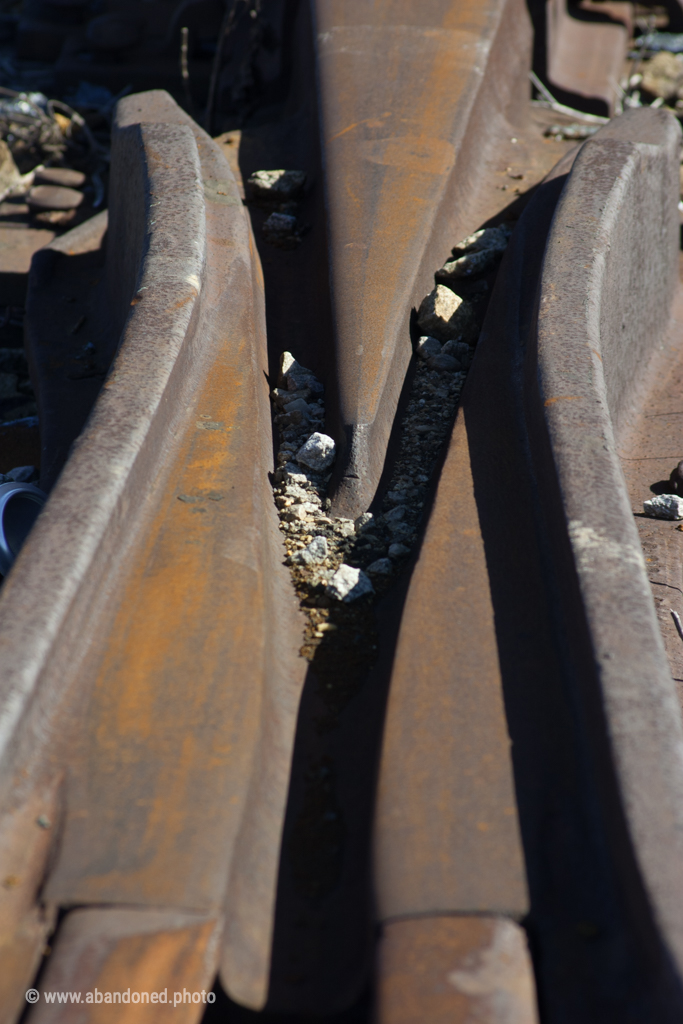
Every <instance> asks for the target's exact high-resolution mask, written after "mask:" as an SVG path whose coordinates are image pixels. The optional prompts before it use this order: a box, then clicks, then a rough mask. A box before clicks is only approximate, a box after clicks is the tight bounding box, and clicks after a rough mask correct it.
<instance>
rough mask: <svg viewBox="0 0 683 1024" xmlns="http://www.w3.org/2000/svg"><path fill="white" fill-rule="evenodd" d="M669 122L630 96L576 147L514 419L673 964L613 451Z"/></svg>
mask: <svg viewBox="0 0 683 1024" xmlns="http://www.w3.org/2000/svg"><path fill="white" fill-rule="evenodd" d="M680 136H681V133H680V127H679V125H678V123H677V121H676V120H675V119H674V118H673V117H672V116H671V115H669V114H667V113H666V112H660V111H650V110H642V111H630V112H627V113H626V114H624V115H623V116H622V117H620V118H618V119H617V120H616V121H614V122H612V123H611V124H610V125H608V126H607V127H606V128H603V129H602V130H601V131H600V132H599V133H598V134H597V135H596V137H595V138H594V139H593V140H591V141H589V142H588V143H586V145H585V146H584V147H583V149H582V151H581V153H580V154H579V156H578V157H577V159H576V162H575V164H574V167H573V170H572V172H571V174H570V175H569V178H568V180H567V183H566V185H565V187H564V190H563V193H562V196H561V198H560V201H559V203H558V207H557V210H556V212H555V216H554V220H553V224H552V229H551V231H550V235H549V238H548V243H547V248H546V253H545V258H544V263H543V270H542V276H541V284H540V296H539V304H538V320H537V344H538V352H537V359H538V364H537V378H536V379H537V385H534V384H532V387H533V390H532V392H531V398H530V402H531V404H532V406H533V405H534V404H536V405H537V408H536V410H535V411H533V409H532V411H531V412H530V422H532V423H533V422H534V421H536V423H538V420H539V419H540V417H541V416H542V418H543V422H544V423H545V428H546V430H547V437H548V444H549V456H550V459H551V464H550V465H548V464H546V465H543V462H541V461H540V460H539V474H540V475H541V480H543V479H544V478H545V479H548V475H549V473H551V472H552V474H553V475H555V476H556V480H557V486H558V488H559V494H560V498H561V502H562V508H563V511H564V516H565V519H566V528H567V530H568V535H569V538H570V541H571V548H572V553H573V560H574V565H575V568H576V574H577V579H578V586H579V591H580V595H581V601H582V604H583V609H584V614H585V621H586V629H587V631H588V634H589V637H590V644H591V649H592V652H593V657H594V659H595V664H596V669H597V676H598V680H599V688H600V697H601V701H602V705H603V708H604V716H605V726H606V729H607V733H608V736H609V744H610V749H611V753H612V757H613V762H614V770H615V773H616V779H617V783H618V788H619V793H620V796H621V800H622V803H623V813H624V815H625V818H626V821H627V824H628V832H629V835H630V839H631V842H632V844H633V849H634V852H635V857H636V860H637V862H638V865H639V868H640V872H641V877H642V880H643V883H644V886H645V889H646V891H647V895H648V897H649V900H650V902H651V905H652V909H653V912H654V915H655V918H656V920H657V921H658V924H659V927H660V929H661V934H662V935H663V936H664V938H665V942H666V944H667V945H668V947H669V949H670V952H671V954H672V956H673V957H674V960H675V962H676V964H677V966H678V971H679V976H681V977H683V888H682V887H681V879H682V877H683V728H682V726H681V713H680V708H679V705H678V701H677V699H676V693H675V689H674V684H673V681H672V678H671V672H670V668H669V664H668V661H667V658H666V653H665V649H664V645H663V641H662V637H661V633H660V630H659V627H658V624H657V619H656V615H655V609H654V603H653V599H652V594H651V588H650V585H649V581H648V576H647V573H646V569H645V562H644V558H643V555H642V550H641V547H640V543H639V539H638V533H637V530H636V527H635V524H634V520H633V513H632V511H631V505H630V501H629V498H628V493H627V489H626V484H625V481H624V475H623V471H622V468H621V464H620V462H619V458H618V455H617V443H618V439H619V436H620V429H622V427H623V424H624V423H625V421H626V419H627V417H628V413H629V411H630V409H631V408H632V406H633V403H636V402H637V401H638V396H639V385H640V383H641V382H642V379H643V377H644V374H643V372H642V367H643V366H644V365H645V364H646V363H647V361H648V360H649V359H650V358H652V357H653V356H656V353H657V350H658V348H659V347H660V346H661V344H662V340H663V336H664V332H665V329H666V327H667V323H668V319H669V316H670V313H671V305H672V300H673V295H674V290H675V287H676V283H677V276H678V239H679V225H678V217H677V209H676V208H677V201H678V191H679V183H678V169H679V150H680ZM536 396H537V397H536ZM551 466H552V468H551ZM548 482H550V481H548Z"/></svg>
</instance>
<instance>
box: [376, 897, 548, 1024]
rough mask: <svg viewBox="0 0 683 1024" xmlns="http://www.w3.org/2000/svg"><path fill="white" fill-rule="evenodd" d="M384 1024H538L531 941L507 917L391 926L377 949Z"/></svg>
mask: <svg viewBox="0 0 683 1024" xmlns="http://www.w3.org/2000/svg"><path fill="white" fill-rule="evenodd" d="M378 967H379V970H378V976H379V980H378V988H377V997H376V1000H377V1004H376V1005H377V1008H376V1015H375V1019H376V1021H377V1022H378V1024H426V1022H429V1024H468V1022H469V1021H475V1020H476V1021H481V1024H536V1022H537V1021H538V1013H537V1010H536V993H535V989H534V981H533V971H532V967H531V958H530V957H529V951H528V949H527V943H526V936H525V934H524V932H523V930H522V929H521V928H520V927H519V925H516V924H514V923H513V922H512V921H510V920H508V919H506V918H501V917H488V916H477V917H474V916H473V917H468V916H464V915H463V916H460V915H454V916H452V917H422V918H414V919H412V920H405V921H391V922H389V923H388V924H385V925H384V927H383V929H382V937H381V939H380V943H379V964H378Z"/></svg>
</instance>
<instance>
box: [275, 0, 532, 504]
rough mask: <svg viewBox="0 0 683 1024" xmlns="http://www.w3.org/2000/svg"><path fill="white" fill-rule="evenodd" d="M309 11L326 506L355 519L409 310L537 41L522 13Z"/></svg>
mask: <svg viewBox="0 0 683 1024" xmlns="http://www.w3.org/2000/svg"><path fill="white" fill-rule="evenodd" d="M314 9H315V21H316V24H315V28H316V32H317V40H318V43H317V64H318V87H319V93H320V121H321V127H320V131H321V145H322V151H323V165H324V170H325V201H326V213H327V233H328V239H329V253H330V256H329V259H330V289H331V300H332V309H333V316H334V325H335V326H334V332H335V338H334V344H335V358H336V372H337V379H338V402H339V428H338V429H339V434H340V436H339V444H340V457H339V459H338V464H337V467H336V471H335V477H334V481H333V486H334V490H335V493H334V494H333V501H334V506H335V508H336V509H337V510H338V511H339V513H340V514H342V515H351V516H354V517H355V516H357V515H358V514H359V513H361V512H363V511H365V510H366V509H367V508H368V506H369V505H370V503H371V501H372V499H373V497H374V495H375V492H376V490H377V485H378V482H379V479H380V476H381V473H382V469H383V466H384V460H385V456H386V449H387V443H388V440H389V435H390V432H391V428H392V424H393V420H394V416H395V413H396V407H397V404H398V399H399V395H400V392H401V387H402V385H403V381H404V377H405V374H406V370H407V368H408V364H409V362H410V358H411V354H412V350H411V346H410V344H409V331H410V321H411V309H416V308H417V307H418V306H419V304H420V302H421V300H422V298H423V296H424V295H425V294H426V293H427V292H429V291H431V290H432V288H433V274H434V268H435V267H437V266H439V265H440V264H441V262H442V261H443V259H444V257H445V256H446V255H447V254H448V252H449V250H450V247H451V246H452V245H453V240H454V239H457V238H460V237H463V236H464V235H465V234H467V233H468V231H469V230H471V224H472V221H471V219H470V218H471V216H472V209H473V206H474V205H475V203H476V198H477V195H478V190H479V186H480V183H481V166H482V163H486V162H488V161H490V160H491V159H492V157H493V155H494V153H495V149H496V145H497V144H499V143H500V142H501V141H502V140H503V139H506V140H507V139H509V137H510V135H511V134H514V131H513V130H511V129H510V123H514V122H515V120H516V119H519V118H520V114H521V111H522V109H523V104H524V103H525V101H526V95H527V92H528V87H527V84H526V83H527V68H528V58H529V55H530V49H531V31H530V22H529V17H528V14H527V11H526V8H525V6H524V4H523V3H520V2H519V0H485V2H471V0H467V2H462V3H457V4H452V3H450V2H447V0H430V2H429V3H420V4H414V3H409V2H406V0H392V3H390V4H387V5H381V6H376V5H368V4H365V3H359V2H356V0H354V2H343V3H340V2H338V0H317V2H316V4H315V7H314ZM295 354H296V353H295Z"/></svg>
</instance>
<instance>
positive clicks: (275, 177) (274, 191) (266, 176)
mask: <svg viewBox="0 0 683 1024" xmlns="http://www.w3.org/2000/svg"><path fill="white" fill-rule="evenodd" d="M305 184H306V174H305V173H304V171H285V170H277V171H255V172H254V173H253V174H252V175H250V176H249V178H248V179H247V188H248V190H249V194H250V195H251V196H252V198H254V199H268V200H270V201H272V202H286V201H287V200H291V199H294V198H296V196H298V195H300V193H301V191H302V190H303V187H304V185H305Z"/></svg>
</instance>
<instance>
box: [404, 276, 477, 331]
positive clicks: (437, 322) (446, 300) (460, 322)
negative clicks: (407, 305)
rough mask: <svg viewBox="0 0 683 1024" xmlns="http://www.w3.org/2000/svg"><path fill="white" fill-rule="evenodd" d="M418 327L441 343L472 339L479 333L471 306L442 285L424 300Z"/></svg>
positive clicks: (419, 314) (419, 312)
mask: <svg viewBox="0 0 683 1024" xmlns="http://www.w3.org/2000/svg"><path fill="white" fill-rule="evenodd" d="M417 325H418V327H419V328H420V330H421V331H424V333H425V334H427V335H429V336H431V337H434V338H436V339H438V340H439V341H449V340H450V339H451V338H453V337H463V338H472V337H474V336H475V335H476V332H477V325H476V320H475V318H474V310H473V309H472V306H471V304H470V303H469V302H467V301H466V300H465V299H462V298H461V297H460V296H459V295H456V294H455V292H452V291H451V289H450V288H446V287H445V286H444V285H442V284H438V285H437V286H436V288H435V289H434V291H432V292H430V293H429V295H427V296H425V298H424V299H423V300H422V303H421V304H420V308H419V310H418V314H417Z"/></svg>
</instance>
